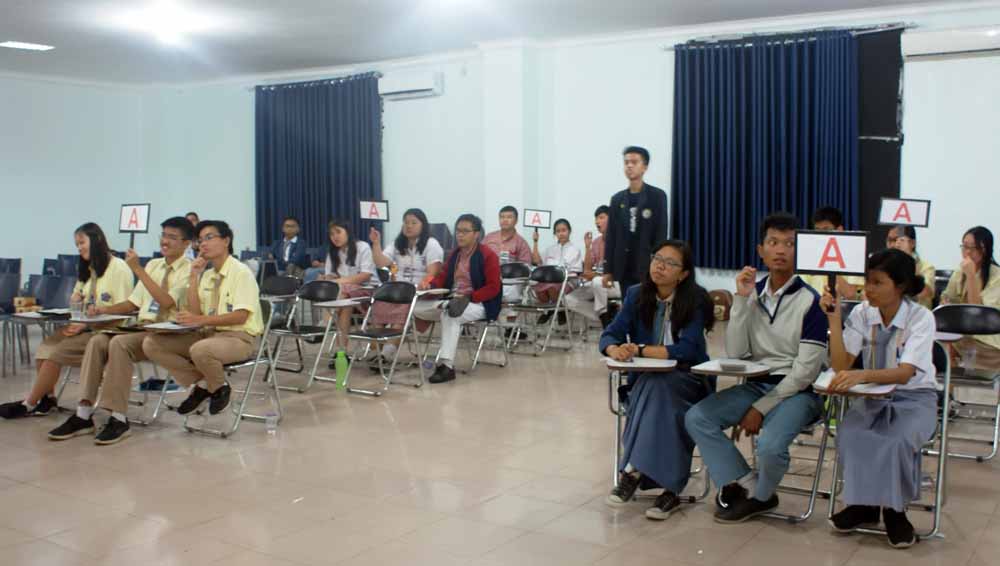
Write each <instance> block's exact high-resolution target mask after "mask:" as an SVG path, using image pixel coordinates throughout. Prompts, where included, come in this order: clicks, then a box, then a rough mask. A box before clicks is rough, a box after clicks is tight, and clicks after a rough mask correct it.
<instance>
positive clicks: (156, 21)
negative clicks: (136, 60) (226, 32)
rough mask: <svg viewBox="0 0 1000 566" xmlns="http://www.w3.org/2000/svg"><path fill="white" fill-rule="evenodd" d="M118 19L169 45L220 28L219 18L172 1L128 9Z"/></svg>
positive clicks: (121, 23) (161, 1)
mask: <svg viewBox="0 0 1000 566" xmlns="http://www.w3.org/2000/svg"><path fill="white" fill-rule="evenodd" d="M115 20H116V23H117V24H118V25H119V26H120V27H123V28H126V29H130V30H133V31H138V32H142V33H147V34H150V35H152V36H154V37H156V38H157V39H159V40H160V41H162V42H163V43H167V44H178V43H181V42H182V41H183V40H184V38H185V37H186V36H189V35H197V34H199V33H203V32H207V31H211V30H213V29H215V28H217V27H219V21H218V18H216V17H212V16H210V15H209V14H206V13H204V12H200V11H198V10H196V9H191V8H188V7H186V6H184V5H182V4H180V3H178V2H174V1H170V0H160V1H158V2H155V3H152V4H149V5H147V6H145V7H141V8H138V9H134V10H130V11H127V12H125V13H122V14H120V15H119V16H118V17H117V18H115Z"/></svg>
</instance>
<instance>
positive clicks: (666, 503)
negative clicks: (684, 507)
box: [646, 490, 681, 521]
mask: <svg viewBox="0 0 1000 566" xmlns="http://www.w3.org/2000/svg"><path fill="white" fill-rule="evenodd" d="M680 506H681V498H680V497H677V494H675V493H674V492H672V491H668V490H663V493H661V494H660V496H659V497H657V498H656V502H654V503H653V506H652V507H650V508H649V509H646V518H647V519H652V520H654V521H663V520H665V519H666V518H667V517H669V516H670V515H671V514H673V512H674V511H676V510H677V508H678V507H680Z"/></svg>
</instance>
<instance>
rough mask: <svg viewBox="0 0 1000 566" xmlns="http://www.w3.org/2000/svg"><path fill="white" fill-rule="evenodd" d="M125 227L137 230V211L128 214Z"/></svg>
mask: <svg viewBox="0 0 1000 566" xmlns="http://www.w3.org/2000/svg"><path fill="white" fill-rule="evenodd" d="M126 226H128V227H129V228H135V229H136V230H138V229H139V209H137V208H133V209H132V214H129V217H128V224H127V225H126Z"/></svg>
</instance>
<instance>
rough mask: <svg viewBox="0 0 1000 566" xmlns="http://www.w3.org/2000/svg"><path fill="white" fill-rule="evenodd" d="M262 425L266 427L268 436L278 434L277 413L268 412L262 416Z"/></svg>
mask: <svg viewBox="0 0 1000 566" xmlns="http://www.w3.org/2000/svg"><path fill="white" fill-rule="evenodd" d="M264 426H266V427H267V434H268V436H274V435H276V434H278V415H277V413H268V414H267V415H265V416H264Z"/></svg>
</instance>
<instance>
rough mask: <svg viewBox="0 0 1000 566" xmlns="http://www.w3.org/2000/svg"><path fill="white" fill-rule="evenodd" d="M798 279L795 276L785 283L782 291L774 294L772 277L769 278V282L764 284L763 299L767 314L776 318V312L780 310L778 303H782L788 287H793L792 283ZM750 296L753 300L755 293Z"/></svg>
mask: <svg viewBox="0 0 1000 566" xmlns="http://www.w3.org/2000/svg"><path fill="white" fill-rule="evenodd" d="M796 277H798V275H793V276H792V277H791V278H790V279H789V280H788V281H786V282H785V284H784V285H782V286H781V288H780V289H778V290H777V291H774V292H773V293H772V292H771V281H770V279H771V276H770V275H768V276H767V278H768V281H767V283H765V284H764V296H763V297H761V298H762V299H764V308H766V309H767V312H768V313H770V315H771V316H772V317H773V316H774V313H775V311H777V310H778V303H779V302H781V296H782V295H784V294H785V291H787V290H788V287H790V286H791V285H792V282H794V281H795V278H796ZM750 296H751V298H752V297H753V293H750Z"/></svg>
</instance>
